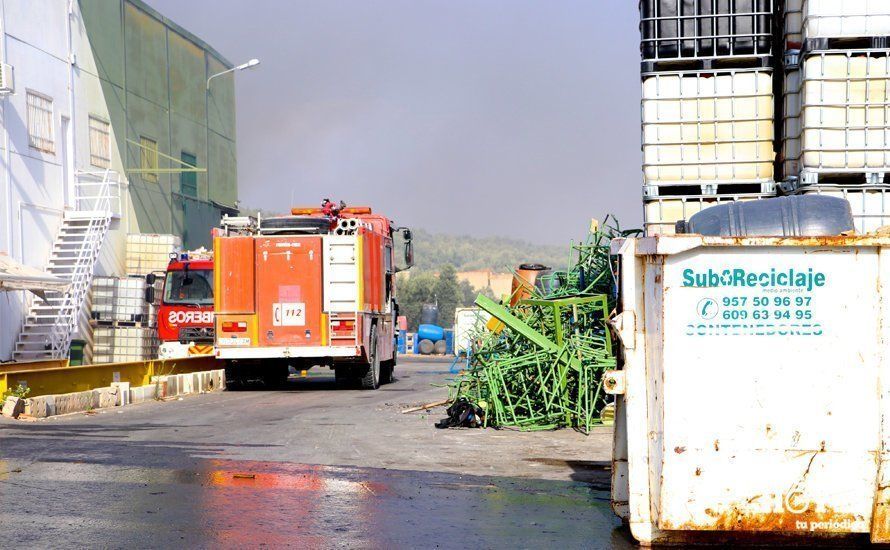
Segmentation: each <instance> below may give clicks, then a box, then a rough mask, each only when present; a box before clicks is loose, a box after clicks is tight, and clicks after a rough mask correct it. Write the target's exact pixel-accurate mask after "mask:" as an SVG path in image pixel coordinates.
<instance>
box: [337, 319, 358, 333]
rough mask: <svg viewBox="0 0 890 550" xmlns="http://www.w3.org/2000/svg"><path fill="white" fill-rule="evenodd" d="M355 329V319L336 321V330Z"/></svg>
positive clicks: (346, 330)
mask: <svg viewBox="0 0 890 550" xmlns="http://www.w3.org/2000/svg"><path fill="white" fill-rule="evenodd" d="M354 329H355V321H337V322H336V323H334V331H335V332H352V331H353V330H354Z"/></svg>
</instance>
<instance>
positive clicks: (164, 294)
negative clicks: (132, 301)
mask: <svg viewBox="0 0 890 550" xmlns="http://www.w3.org/2000/svg"><path fill="white" fill-rule="evenodd" d="M162 277H163V285H162V286H161V288H160V289H159V290H160V296H155V282H156V280H157V278H158V276H157V274H155V273H150V274H148V275H147V276H146V278H145V279H146V296H145V299H146V301H148V302H149V303H152V304H153V303H158V340H160V346H159V349H158V356H159V357H160V358H161V359H174V358H178V357H187V356H189V355H194V354H207V353H211V352H212V350H213V347H212V346H213V280H214V278H213V258H212V257H211V256H210V253H209V252H207V251H206V250H203V249H201V250H197V251H192V252H181V253H173V254H171V255H170V263H169V264H168V265H167V271H166V272H164V273H163V275H162Z"/></svg>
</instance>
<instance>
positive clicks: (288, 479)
mask: <svg viewBox="0 0 890 550" xmlns="http://www.w3.org/2000/svg"><path fill="white" fill-rule="evenodd" d="M447 366H448V365H447V364H441V363H410V364H403V365H400V368H399V370H398V371H397V373H396V375H397V380H396V381H395V382H394V383H393V384H391V385H388V386H384V387H382V388H381V389H380V390H378V391H376V392H369V391H360V390H337V389H336V388H335V387H334V384H333V377H332V376H331V375H329V374H328V373H326V372H322V373H319V375H315V376H311V377H310V378H308V379H304V380H300V381H296V382H292V383H291V384H290V385H289V386H290V387H289V388H287V389H285V390H277V391H264V390H250V391H230V392H223V393H215V394H207V395H201V396H194V397H187V398H184V399H182V400H176V401H169V402H152V403H144V404H140V405H133V406H129V407H124V408H116V409H109V410H106V411H99V412H96V413H94V414H76V415H69V416H65V417H55V418H51V419H47V420H44V421H33V422H22V421H11V420H8V419H2V420H0V547H11V546H21V547H29V548H31V547H59V546H62V545H74V546H76V547H93V548H123V547H126V548H134V547H136V548H147V547H171V546H173V545H176V546H187V547H219V546H224V547H245V546H247V547H256V546H273V547H288V546H293V547H301V548H332V547H346V548H394V547H410V548H542V547H546V548H629V547H631V546H632V544H631V542H630V539H629V536H628V535H627V534H626V532H625V531H624V530H623V529H621V528H620V526H619V522H618V521H617V519H616V518H615V517H614V516H613V514H612V512H611V510H610V508H609V491H608V485H609V470H608V464H609V456H610V453H611V450H610V439H611V433H610V430H609V429H607V428H600V429H598V430H597V431H596V432H595V433H593V434H592V435H590V436H584V435H581V434H578V433H576V432H573V431H570V430H561V431H556V432H537V433H522V432H515V431H506V430H472V429H459V430H453V429H452V430H437V429H436V428H435V427H434V426H433V424H434V422H435V421H436V420H438V419H439V418H441V417H442V416H443V409H442V408H441V407H440V408H437V409H434V410H433V411H431V412H429V413H412V414H401V412H400V411H401V410H402V409H404V408H406V407H408V406H411V405H416V404H421V403H426V402H432V401H436V400H439V399H441V398H443V397H444V395H445V393H444V390H443V389H442V388H440V387H435V386H433V384H441V383H443V382H444V381H445V380H446V379H447V378H448V377H449V376H450V375H449V373H448V372H447Z"/></svg>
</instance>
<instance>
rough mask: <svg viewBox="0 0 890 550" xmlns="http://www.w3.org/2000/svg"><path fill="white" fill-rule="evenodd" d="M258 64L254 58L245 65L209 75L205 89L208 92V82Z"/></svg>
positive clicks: (257, 60)
mask: <svg viewBox="0 0 890 550" xmlns="http://www.w3.org/2000/svg"><path fill="white" fill-rule="evenodd" d="M259 64H260V60H259V59H256V58H254V59H251V60H250V61H248V62H247V63H242V64H240V65H238V66H237V67H232V68H231V69H226V70H225V71H222V72H219V73H216V74H214V75H210V78H208V79H207V89H208V90H210V81H211V80H213V79H214V78H216V77H218V76H222V75H224V74H228V73H233V72H235V71H243V70H244V69H252V68H253V67H256V66H257V65H259Z"/></svg>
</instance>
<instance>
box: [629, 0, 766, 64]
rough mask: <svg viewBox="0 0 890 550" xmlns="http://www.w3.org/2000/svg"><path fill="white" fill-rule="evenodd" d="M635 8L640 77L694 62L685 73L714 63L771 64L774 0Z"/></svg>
mask: <svg viewBox="0 0 890 550" xmlns="http://www.w3.org/2000/svg"><path fill="white" fill-rule="evenodd" d="M639 6H640V35H641V42H640V50H641V53H642V56H643V72H648V71H651V70H660V69H661V68H662V67H661V63H662V62H673V63H674V64H676V62H679V61H687V62H689V61H697V62H699V63H700V64H699V65H698V66H695V65H691V66H689V67H687V68H700V69H707V68H710V66H709V65H710V63H709V62H713V61H723V62H727V61H732V60H735V61H739V60H741V59H746V60H748V61H757V60H760V62H761V64H760V65H759V66H763V67H765V66H769V64H770V63H771V61H770V60H771V58H772V55H773V39H774V37H773V9H774V0H641V1H640V4H639ZM724 66H726V65H724ZM749 66H750V65H749ZM674 68H676V66H675V67H674Z"/></svg>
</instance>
